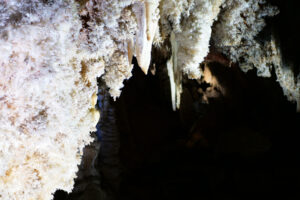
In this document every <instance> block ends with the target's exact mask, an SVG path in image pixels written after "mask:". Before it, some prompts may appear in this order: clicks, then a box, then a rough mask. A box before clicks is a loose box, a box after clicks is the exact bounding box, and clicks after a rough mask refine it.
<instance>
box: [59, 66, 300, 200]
mask: <svg viewBox="0 0 300 200" xmlns="http://www.w3.org/2000/svg"><path fill="white" fill-rule="evenodd" d="M156 67H157V68H156V75H155V76H154V75H152V74H149V75H147V76H146V77H145V75H144V74H143V73H142V72H141V70H140V69H139V68H138V67H135V68H134V70H133V77H132V78H131V79H130V80H128V81H126V83H125V87H124V89H123V92H122V95H121V97H120V98H119V99H118V100H117V101H116V102H113V101H112V100H111V99H110V100H109V102H110V106H111V107H110V108H112V109H113V110H114V117H115V118H114V120H115V121H113V122H114V123H112V119H111V118H107V120H108V121H109V122H110V123H107V122H105V120H104V123H106V128H105V129H104V130H106V131H108V132H107V133H106V134H108V135H109V134H111V135H110V136H109V137H107V135H106V136H105V135H102V139H101V149H100V159H98V160H99V161H98V164H96V168H97V170H98V171H99V172H100V174H101V176H100V178H99V179H100V180H99V182H101V184H99V185H96V186H94V187H99V188H96V189H95V188H94V189H92V190H88V189H87V190H85V191H84V192H83V193H88V194H85V195H84V197H85V198H83V196H82V194H81V193H80V194H71V195H69V196H67V195H60V196H63V197H60V198H58V197H57V198H55V199H56V200H58V199H95V198H96V199H121V200H123V199H124V200H127V199H128V200H129V199H130V200H132V199H136V200H140V199H143V200H147V199H149V200H150V199H151V200H152V199H200V198H201V199H232V198H244V197H245V196H252V197H256V196H257V194H260V195H262V194H263V195H267V196H268V197H275V196H279V195H284V196H285V197H287V196H291V197H296V196H297V197H298V196H299V193H298V191H299V190H298V188H299V186H300V172H299V170H298V169H299V164H298V163H300V162H299V161H300V157H299V154H300V148H299V145H298V141H299V139H300V136H299V133H298V131H297V130H299V122H300V118H299V113H296V104H293V103H290V102H288V101H287V100H286V98H285V97H284V96H283V93H282V90H281V88H280V86H279V84H278V83H277V82H276V81H275V80H274V78H268V79H267V78H259V77H257V76H256V72H255V71H252V72H248V73H247V74H244V73H243V72H241V71H240V70H239V68H238V67H236V66H233V67H231V68H226V67H224V66H221V65H220V64H218V63H211V64H210V65H209V66H207V67H208V70H209V72H210V74H211V76H212V77H213V79H214V80H216V81H215V83H207V82H206V81H205V78H204V79H203V80H201V81H198V82H197V81H192V80H187V81H184V85H183V94H182V103H181V109H180V110H179V111H176V112H174V111H172V106H171V101H170V98H169V97H170V93H169V82H168V77H167V75H166V71H164V70H165V67H164V66H162V65H159V64H158V65H156ZM205 70H207V69H204V72H205ZM216 83H217V85H216ZM102 114H103V115H105V113H102ZM103 115H102V117H104V118H105V116H103ZM110 126H115V127H110ZM112 134H115V135H114V136H113V137H112ZM103 137H107V138H103ZM112 138H113V139H112ZM108 155H110V156H112V158H109V161H108V162H107V163H105V162H104V161H103V160H105V159H103V158H106V157H107V156H108ZM84 160H85V158H84ZM87 179H89V178H87ZM75 186H76V185H75ZM75 188H76V187H75ZM99 193H100V194H99ZM58 194H59V193H57V196H58ZM80 197H81V198H80Z"/></svg>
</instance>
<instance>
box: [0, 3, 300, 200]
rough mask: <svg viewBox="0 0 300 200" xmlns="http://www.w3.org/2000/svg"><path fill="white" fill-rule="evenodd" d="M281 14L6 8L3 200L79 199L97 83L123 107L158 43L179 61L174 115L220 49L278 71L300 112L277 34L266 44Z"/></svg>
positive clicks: (259, 9)
mask: <svg viewBox="0 0 300 200" xmlns="http://www.w3.org/2000/svg"><path fill="white" fill-rule="evenodd" d="M277 13H278V10H277V9H276V8H275V7H272V6H269V5H268V4H267V3H266V1H264V0H259V1H255V0H248V1H244V0H153V1H151V0H78V1H75V0H48V1H42V0H25V1H21V0H10V1H7V0H0V52H1V55H0V110H1V113H0V198H1V199H25V200H27V199H45V200H47V199H51V198H52V193H53V192H55V190H56V189H62V190H65V191H68V192H70V191H71V190H72V187H73V182H74V178H75V177H76V171H77V165H78V164H79V163H80V158H81V155H82V149H83V147H84V146H85V145H86V144H88V143H90V142H91V140H92V139H91V137H90V136H89V132H90V131H93V130H95V124H96V122H97V121H98V119H99V114H98V112H97V110H96V109H95V108H94V105H95V103H96V91H97V88H96V78H97V77H100V76H102V79H103V80H104V82H105V83H106V85H107V87H108V88H109V92H110V95H111V96H112V97H114V98H115V99H116V98H117V97H119V96H120V93H121V88H122V87H123V81H124V80H126V79H128V78H130V77H131V71H132V67H133V65H132V63H131V62H132V57H133V56H135V57H136V59H137V63H138V65H139V66H140V68H141V69H142V71H143V72H144V73H146V74H147V71H148V68H149V66H150V65H151V51H152V43H154V44H156V45H157V46H160V48H161V51H166V52H168V53H169V54H170V57H171V59H170V61H169V66H168V67H169V71H170V73H169V74H170V76H173V83H172V84H173V91H175V90H174V83H175V86H176V90H177V94H176V95H174V94H173V95H172V96H173V108H175V107H177V108H178V107H179V106H178V105H180V98H179V97H180V95H181V91H182V90H181V82H182V80H183V78H182V74H185V75H187V76H188V77H189V78H192V79H199V78H201V76H202V74H201V68H200V66H199V64H200V63H201V62H203V61H204V60H205V57H206V56H207V54H208V52H209V45H210V44H212V45H213V46H214V47H216V48H217V49H218V50H219V51H221V52H223V53H224V54H226V55H227V56H228V57H229V58H230V59H231V61H233V62H237V63H239V66H240V68H241V69H242V70H243V71H248V70H249V69H252V68H256V69H257V73H258V75H259V76H265V77H269V76H271V69H272V68H274V69H275V70H274V71H275V73H276V75H277V78H278V81H279V83H280V85H281V87H282V88H283V91H284V93H285V95H286V96H287V97H288V99H289V100H291V101H296V102H298V109H300V106H299V105H300V100H299V99H300V97H299V95H300V89H299V88H300V85H299V84H300V81H299V79H300V76H299V75H298V76H297V74H294V71H293V70H292V67H291V65H289V64H288V63H284V62H283V61H282V60H283V59H282V55H281V52H280V46H279V45H278V42H277V41H276V40H275V39H274V38H273V36H272V34H269V35H268V37H267V39H263V40H260V41H259V40H258V35H259V33H260V32H261V31H262V30H263V28H264V26H265V19H264V18H265V17H267V16H274V15H276V14H277ZM212 30H213V31H212ZM211 38H212V40H210V39H211ZM170 40H171V42H170ZM172 71H173V73H172ZM171 79H172V77H171ZM175 98H176V100H174V99H175ZM174 102H175V103H174Z"/></svg>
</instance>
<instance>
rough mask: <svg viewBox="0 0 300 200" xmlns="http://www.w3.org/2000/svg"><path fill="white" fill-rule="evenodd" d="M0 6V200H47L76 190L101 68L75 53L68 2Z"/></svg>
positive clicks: (74, 21) (74, 24)
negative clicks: (97, 78) (61, 192)
mask: <svg viewBox="0 0 300 200" xmlns="http://www.w3.org/2000/svg"><path fill="white" fill-rule="evenodd" d="M0 2H1V4H0V5H1V6H0V9H1V11H0V27H1V29H0V35H1V37H0V51H1V55H0V110H1V113H0V199H3V200H10V199H24V200H29V199H41V200H42V199H46V200H48V199H52V193H54V192H55V191H56V190H57V189H63V190H66V191H68V192H71V190H72V188H73V183H74V178H75V177H76V171H77V165H78V164H80V161H81V155H82V150H83V147H84V146H85V145H86V144H88V143H89V142H90V141H91V138H90V136H89V132H90V131H93V130H95V125H96V123H97V121H98V118H99V114H98V113H97V111H96V110H95V109H94V103H95V101H94V102H93V101H92V100H91V99H92V96H93V93H95V92H96V91H97V89H96V77H97V76H100V75H101V74H102V73H103V71H104V65H103V62H102V61H96V60H87V59H88V58H87V57H85V56H84V52H83V51H84V49H83V48H79V47H80V43H79V41H80V34H79V33H80V29H81V21H80V19H79V17H78V15H77V14H76V13H77V8H76V7H75V4H74V2H73V1H56V2H55V3H40V2H39V1H0ZM87 62H90V63H91V65H89V66H87ZM94 96H95V95H94ZM94 98H95V97H94Z"/></svg>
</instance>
